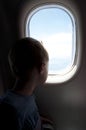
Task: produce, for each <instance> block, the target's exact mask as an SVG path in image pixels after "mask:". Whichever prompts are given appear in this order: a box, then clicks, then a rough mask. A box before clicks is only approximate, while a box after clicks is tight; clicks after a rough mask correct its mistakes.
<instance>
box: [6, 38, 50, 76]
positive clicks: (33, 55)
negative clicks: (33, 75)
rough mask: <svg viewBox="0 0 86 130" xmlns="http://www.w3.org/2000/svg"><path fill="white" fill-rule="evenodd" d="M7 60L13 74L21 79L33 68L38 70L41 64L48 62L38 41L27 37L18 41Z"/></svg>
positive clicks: (45, 53)
mask: <svg viewBox="0 0 86 130" xmlns="http://www.w3.org/2000/svg"><path fill="white" fill-rule="evenodd" d="M8 58H9V64H10V67H11V69H12V72H13V74H14V75H15V76H17V77H19V78H23V77H26V76H27V71H29V72H31V71H32V70H33V68H35V67H36V68H37V69H38V70H40V66H41V64H42V63H43V62H44V61H48V53H47V51H46V50H45V48H44V47H43V46H42V44H41V43H40V42H39V41H37V40H36V39H33V38H30V37H29V38H22V39H20V40H18V41H17V42H16V44H14V46H13V47H12V48H11V50H10V52H9V55H8Z"/></svg>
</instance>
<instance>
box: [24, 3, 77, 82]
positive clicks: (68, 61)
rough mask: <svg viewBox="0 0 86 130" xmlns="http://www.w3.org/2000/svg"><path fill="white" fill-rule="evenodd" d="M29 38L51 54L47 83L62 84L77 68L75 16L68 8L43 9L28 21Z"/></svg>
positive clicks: (46, 7) (33, 13)
mask: <svg viewBox="0 0 86 130" xmlns="http://www.w3.org/2000/svg"><path fill="white" fill-rule="evenodd" d="M26 36H27V37H28V36H30V37H34V38H36V39H38V40H39V41H42V43H43V45H44V47H45V48H46V49H47V51H48V53H49V72H48V79H47V82H52V83H54V82H57V83H58V82H62V81H65V80H66V78H65V77H64V76H65V75H67V74H68V73H69V72H70V71H72V69H73V67H74V61H75V54H76V30H75V20H74V17H73V15H72V14H71V13H70V12H69V11H68V10H67V9H65V8H64V7H62V6H57V5H48V6H42V7H39V8H37V9H35V10H34V11H32V13H31V14H30V15H28V18H27V24H26Z"/></svg>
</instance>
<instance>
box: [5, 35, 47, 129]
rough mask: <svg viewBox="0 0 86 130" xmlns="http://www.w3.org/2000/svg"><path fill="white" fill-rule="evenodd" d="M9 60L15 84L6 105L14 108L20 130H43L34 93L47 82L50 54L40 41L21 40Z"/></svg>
mask: <svg viewBox="0 0 86 130" xmlns="http://www.w3.org/2000/svg"><path fill="white" fill-rule="evenodd" d="M8 59H9V64H10V68H11V70H12V73H13V75H14V76H15V78H16V82H15V85H14V87H13V89H12V90H11V91H9V92H7V94H6V95H5V97H4V98H3V102H4V103H7V104H9V105H11V106H13V107H14V108H15V110H16V113H17V115H18V122H19V128H18V129H19V130H21V129H22V130H41V120H40V116H39V112H38V109H37V106H36V103H35V100H34V96H33V92H34V90H35V88H36V87H37V86H41V85H42V84H43V83H44V82H45V81H46V78H47V74H48V61H49V57H48V53H47V51H46V50H45V48H44V47H43V46H42V44H41V43H40V42H39V41H37V40H35V39H33V38H22V39H21V40H19V41H17V42H16V44H15V45H14V46H13V47H12V49H11V50H10V52H9V56H8Z"/></svg>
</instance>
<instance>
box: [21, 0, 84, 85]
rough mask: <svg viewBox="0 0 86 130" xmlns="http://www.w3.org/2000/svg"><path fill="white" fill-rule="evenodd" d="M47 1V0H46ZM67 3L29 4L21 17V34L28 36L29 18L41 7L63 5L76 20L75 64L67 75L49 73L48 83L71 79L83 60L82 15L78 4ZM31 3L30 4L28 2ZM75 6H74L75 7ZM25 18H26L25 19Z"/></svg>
mask: <svg viewBox="0 0 86 130" xmlns="http://www.w3.org/2000/svg"><path fill="white" fill-rule="evenodd" d="M45 1H46V0H45ZM66 4H67V3H65V1H64V0H63V1H62V3H59V2H55V3H51V2H50V3H46V2H45V3H40V4H37V5H36V3H35V4H32V6H31V5H30V6H27V7H29V9H27V10H28V11H25V10H23V12H24V11H25V13H24V15H22V17H21V20H22V23H23V25H24V26H22V28H21V29H23V30H21V31H22V32H23V33H22V35H21V36H26V37H28V35H27V29H26V26H27V23H28V20H30V18H31V17H32V15H33V14H34V13H35V12H36V11H38V10H39V9H40V8H42V7H43V8H44V7H45V6H53V5H55V6H59V7H60V6H61V7H63V8H64V9H65V10H66V11H67V12H68V13H70V15H71V17H72V16H73V17H72V18H73V19H74V21H75V25H76V32H75V33H76V37H75V40H76V52H75V59H74V64H73V65H72V67H71V69H70V71H69V72H68V73H66V74H65V75H54V76H49V75H48V78H47V81H46V83H63V82H66V81H68V80H69V79H72V77H74V75H76V74H77V73H76V72H78V70H79V67H80V62H81V52H82V46H81V44H80V43H81V33H80V32H81V28H80V25H81V22H80V17H79V12H78V10H77V7H76V6H73V5H71V6H70V4H69V3H68V4H67V6H66ZM28 5H29V4H28ZM73 7H74V8H73ZM24 18H25V19H24Z"/></svg>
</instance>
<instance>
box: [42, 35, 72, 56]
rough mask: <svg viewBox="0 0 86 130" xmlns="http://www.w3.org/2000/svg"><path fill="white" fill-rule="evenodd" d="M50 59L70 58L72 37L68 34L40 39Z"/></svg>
mask: <svg viewBox="0 0 86 130" xmlns="http://www.w3.org/2000/svg"><path fill="white" fill-rule="evenodd" d="M40 40H41V41H43V43H44V46H45V48H46V49H47V50H48V52H49V55H50V57H52V58H53V57H54V58H55V57H59V58H60V57H62V58H63V57H70V56H71V53H72V35H71V34H70V33H57V34H53V35H47V36H42V37H40Z"/></svg>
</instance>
